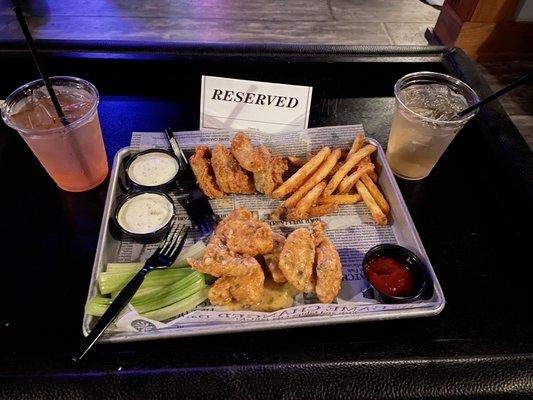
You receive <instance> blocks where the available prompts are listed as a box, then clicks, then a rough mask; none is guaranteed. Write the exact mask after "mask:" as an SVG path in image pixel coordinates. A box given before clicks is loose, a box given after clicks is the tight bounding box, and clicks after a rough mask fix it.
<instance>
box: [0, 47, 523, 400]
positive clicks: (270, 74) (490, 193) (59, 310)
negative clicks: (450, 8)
mask: <svg viewBox="0 0 533 400" xmlns="http://www.w3.org/2000/svg"><path fill="white" fill-rule="evenodd" d="M40 46H41V47H42V48H43V53H44V54H43V55H44V56H45V59H46V62H47V64H48V65H49V69H50V71H51V72H52V74H56V75H60V74H63V75H74V76H79V77H82V78H85V79H88V80H89V81H91V82H93V83H94V84H95V85H96V86H97V88H98V89H99V90H100V93H101V104H100V108H99V110H100V111H99V112H100V118H101V123H102V128H103V132H104V139H105V143H106V149H107V152H108V156H109V159H110V160H112V157H113V155H114V153H115V152H116V151H117V150H118V149H120V148H121V147H123V146H126V145H128V143H129V139H130V136H131V132H132V131H134V130H136V131H154V130H161V129H163V128H164V127H166V126H171V127H172V128H173V129H174V130H175V131H178V130H188V129H197V128H198V120H199V92H200V77H201V75H203V74H206V75H217V76H225V77H235V78H243V79H257V80H263V81H272V82H282V83H293V84H302V85H311V86H313V87H314V91H313V102H312V107H311V110H312V111H311V120H310V126H325V125H342V124H354V123H360V122H361V123H363V124H364V126H365V129H366V131H367V133H368V135H369V136H371V137H374V138H376V139H377V140H379V141H380V142H381V143H382V145H384V146H385V145H386V143H387V136H388V131H389V127H390V120H391V115H392V110H393V105H394V101H393V97H392V96H393V85H394V82H395V81H396V80H397V79H398V78H399V77H401V76H402V75H404V74H406V73H409V72H413V71H420V70H431V71H440V72H447V73H449V74H452V75H455V76H457V77H459V78H460V79H463V80H464V81H466V82H467V83H469V84H470V85H471V86H472V87H473V88H474V89H475V90H476V91H477V92H478V93H479V94H480V95H481V96H483V95H486V94H487V93H488V87H487V86H486V84H485V82H484V81H483V80H482V79H481V78H480V77H479V75H478V74H477V71H476V69H475V67H474V66H473V64H472V63H471V62H470V61H469V60H468V59H467V58H466V57H465V56H464V55H463V54H462V53H461V52H460V51H457V50H453V49H443V48H428V47H424V48H414V47H411V48H398V47H386V48H375V47H371V48H369V47H350V46H334V47H331V46H329V47H312V46H311V47H309V46H303V47H302V46H298V47H295V46H266V45H265V46H229V45H227V46H220V45H218V46H215V45H213V46H210V45H172V46H171V45H169V46H163V47H161V45H159V47H154V46H150V45H149V44H129V45H126V44H122V43H106V44H101V43H86V42H85V43H84V42H82V43H62V42H48V43H40ZM0 63H1V65H2V66H3V79H2V80H1V81H0V98H5V96H7V95H8V94H9V93H10V92H11V91H12V90H13V89H15V88H16V87H18V86H19V85H21V84H23V83H25V82H27V81H30V80H32V79H35V78H36V73H35V71H34V69H33V67H32V63H31V58H30V55H29V54H28V52H27V51H25V48H24V46H23V44H21V43H12V42H10V43H7V42H6V43H2V44H1V45H0ZM532 171H533V168H532V158H531V152H530V150H529V148H528V147H527V145H526V144H525V143H524V141H523V139H522V138H521V136H520V135H519V134H518V132H517V131H516V129H515V128H514V126H513V125H512V123H511V122H510V120H509V118H508V117H507V115H506V114H505V113H504V112H503V110H502V109H501V107H500V106H499V105H498V104H497V103H495V104H491V105H490V106H488V107H486V108H484V109H483V110H481V112H480V113H479V115H478V116H477V117H476V118H475V119H474V120H473V121H471V123H469V125H468V126H467V127H465V128H464V129H463V131H462V132H460V133H459V135H458V136H457V138H456V139H455V140H454V142H453V143H452V145H451V146H450V148H449V149H448V150H447V151H446V153H445V155H444V157H443V158H442V160H441V161H440V162H439V163H438V165H437V167H436V168H435V169H434V171H433V172H432V173H431V175H430V176H429V177H428V178H426V179H424V180H422V181H419V182H407V181H400V182H399V183H400V187H401V189H402V193H403V195H404V197H405V200H406V202H407V205H408V207H409V210H410V212H411V215H412V217H413V219H414V221H415V224H416V226H417V229H418V231H419V233H420V236H421V238H422V241H423V243H424V246H425V248H426V250H427V252H428V255H429V258H430V260H431V262H432V264H433V266H434V269H435V272H436V274H437V276H438V277H439V280H440V282H441V285H442V287H443V290H444V293H445V296H446V299H447V305H446V307H445V309H444V311H443V312H442V314H440V315H439V316H436V317H433V318H424V319H412V320H402V321H388V322H373V323H361V324H343V325H334V326H328V327H316V328H301V329H291V330H285V331H271V332H268V331H266V332H254V333H242V334H228V335H219V336H206V337H199V338H185V339H179V340H166V341H158V342H146V343H130V344H122V345H103V346H97V347H96V348H95V349H94V352H93V353H91V354H90V356H89V357H88V358H87V359H86V360H85V361H84V362H82V363H80V364H73V363H72V362H71V361H70V356H71V354H72V352H73V350H75V349H76V348H77V347H78V345H79V343H80V341H81V338H82V335H81V321H82V316H83V306H84V302H85V297H86V293H87V288H88V285H89V278H90V275H91V267H92V262H93V257H94V252H95V248H96V242H97V236H98V230H99V226H100V219H101V215H102V209H103V203H104V198H105V194H106V189H107V186H106V183H104V184H102V185H101V186H100V187H98V188H96V189H95V190H93V191H90V192H87V193H81V194H72V193H66V192H63V191H61V190H59V189H58V188H56V186H55V185H54V184H53V182H52V181H51V180H50V178H49V177H48V176H47V175H46V173H45V172H44V170H43V169H42V168H41V167H40V165H39V163H38V161H37V160H36V159H35V158H34V157H33V156H32V154H31V152H30V150H29V149H28V148H27V147H26V146H25V144H24V142H23V141H22V140H21V139H20V138H19V136H18V135H17V134H16V133H15V132H14V131H11V130H10V129H8V128H7V127H5V126H3V125H2V126H1V127H0V178H1V181H2V183H3V189H2V196H1V197H0V205H1V208H0V209H1V210H2V218H1V219H0V220H1V223H0V227H1V228H2V244H3V246H2V249H3V254H2V261H1V262H0V265H1V267H2V280H1V282H2V290H1V291H0V293H1V294H0V296H1V297H0V300H1V301H2V303H1V304H2V307H1V308H0V394H1V395H2V396H4V397H13V398H14V397H18V398H22V397H24V398H42V397H46V398H78V397H79V398H87V397H88V398H103V397H116V398H122V397H141V396H142V397H146V396H149V397H150V398H152V397H163V398H166V397H169V396H174V397H177V396H181V397H185V398H205V397H220V398H229V397H232V398H259V397H276V398H300V397H309V398H317V397H321V398H323V397H330V398H338V397H346V398H380V397H381V398H405V397H409V398H457V397H472V398H479V397H480V396H489V395H492V396H495V397H499V396H504V395H515V396H517V397H520V396H524V397H527V396H528V395H529V396H531V394H532V391H533V355H532V352H533V323H532V318H531V310H532V305H533V300H532V297H531V295H530V287H531V280H530V278H529V276H528V275H529V269H530V268H531V267H532V266H533V263H532V257H531V243H532V241H531V233H530V232H531V228H530V227H531V225H530V224H531V222H532V218H531V204H532V203H531V200H532V199H533V196H532V192H533V191H532V185H531V180H532V176H533V175H532Z"/></svg>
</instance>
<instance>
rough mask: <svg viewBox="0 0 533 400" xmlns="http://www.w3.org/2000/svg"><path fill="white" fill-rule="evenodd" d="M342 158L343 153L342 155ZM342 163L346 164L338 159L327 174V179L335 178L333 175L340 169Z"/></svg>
mask: <svg viewBox="0 0 533 400" xmlns="http://www.w3.org/2000/svg"><path fill="white" fill-rule="evenodd" d="M341 158H342V155H341ZM342 164H344V163H343V162H342V161H337V164H335V166H334V167H333V168H331V171H329V174H328V175H327V176H326V179H327V180H328V182H329V180H330V179H331V178H333V175H335V173H336V172H337V171H338V170H339V168H340V167H342Z"/></svg>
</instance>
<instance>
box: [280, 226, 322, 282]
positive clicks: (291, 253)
mask: <svg viewBox="0 0 533 400" xmlns="http://www.w3.org/2000/svg"><path fill="white" fill-rule="evenodd" d="M314 261H315V245H314V242H313V237H312V236H311V232H309V230H308V229H306V228H299V229H296V230H295V231H293V232H291V234H290V235H289V236H288V237H287V240H286V241H285V245H284V246H283V250H281V254H280V256H279V268H280V269H281V271H282V272H283V275H285V278H286V279H287V281H288V282H289V283H290V284H291V285H293V286H294V287H295V288H296V289H298V290H300V291H302V292H305V293H309V292H312V291H313V287H314V282H313V264H314Z"/></svg>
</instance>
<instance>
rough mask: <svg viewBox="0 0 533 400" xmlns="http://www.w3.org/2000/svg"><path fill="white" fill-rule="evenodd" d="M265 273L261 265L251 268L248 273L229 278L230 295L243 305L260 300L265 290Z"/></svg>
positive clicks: (252, 303)
mask: <svg viewBox="0 0 533 400" xmlns="http://www.w3.org/2000/svg"><path fill="white" fill-rule="evenodd" d="M264 285H265V273H264V272H263V269H262V268H261V266H259V265H258V266H257V267H256V268H253V269H252V270H251V271H250V272H249V273H248V274H246V275H242V276H236V277H232V278H231V286H230V289H229V291H230V293H231V296H232V297H233V298H234V299H235V300H236V301H238V302H239V303H241V304H242V305H244V306H251V305H254V304H257V303H259V302H260V301H261V297H262V296H263V291H264V290H265V286H264Z"/></svg>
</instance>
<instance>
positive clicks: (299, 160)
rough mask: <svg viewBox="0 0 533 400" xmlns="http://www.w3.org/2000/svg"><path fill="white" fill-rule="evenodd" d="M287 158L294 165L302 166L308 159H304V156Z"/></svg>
mask: <svg viewBox="0 0 533 400" xmlns="http://www.w3.org/2000/svg"><path fill="white" fill-rule="evenodd" d="M287 160H289V162H290V163H291V164H292V165H294V166H295V167H303V166H304V165H305V163H306V162H307V161H309V160H306V159H305V158H302V157H297V156H288V157H287Z"/></svg>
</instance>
